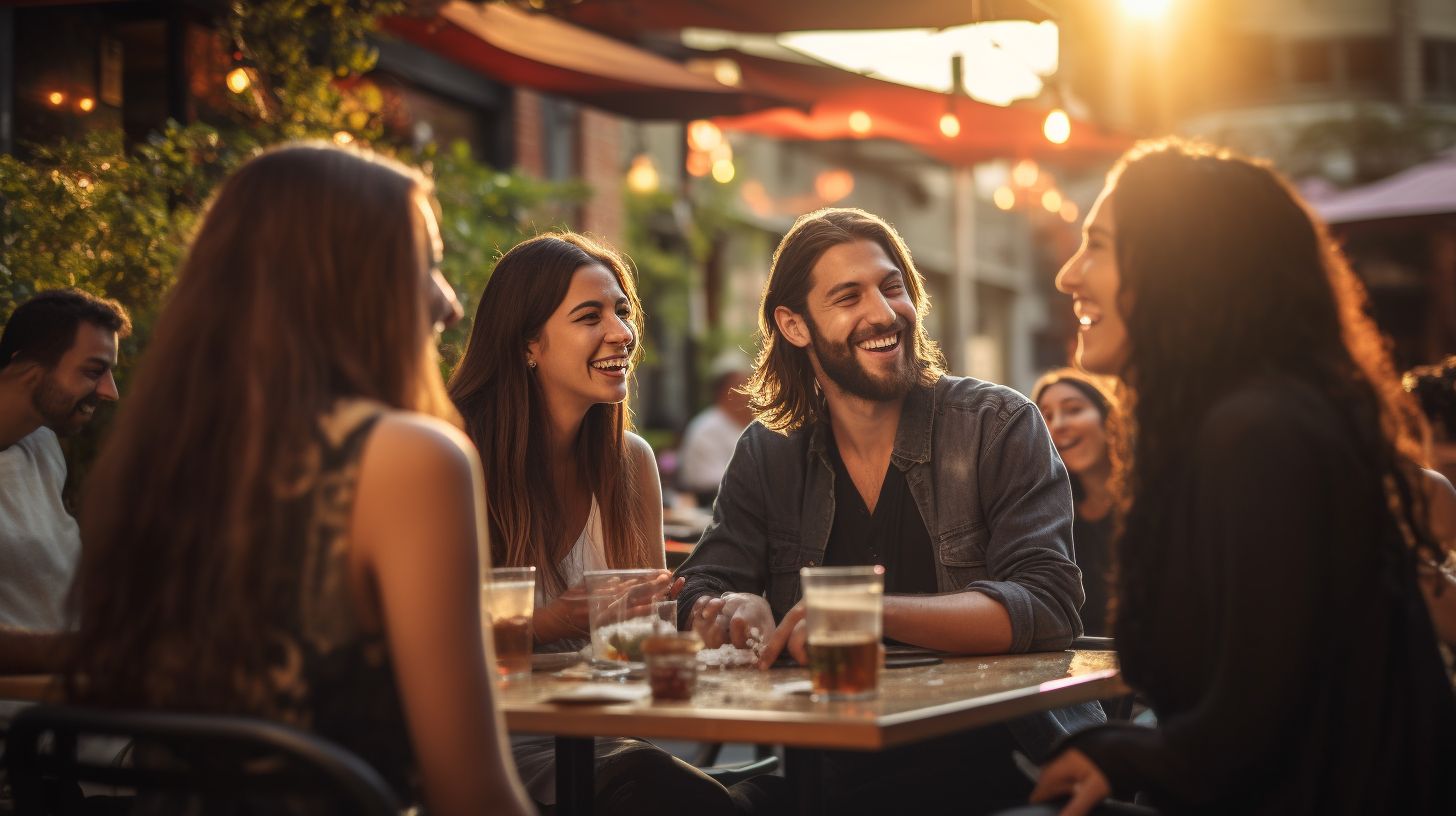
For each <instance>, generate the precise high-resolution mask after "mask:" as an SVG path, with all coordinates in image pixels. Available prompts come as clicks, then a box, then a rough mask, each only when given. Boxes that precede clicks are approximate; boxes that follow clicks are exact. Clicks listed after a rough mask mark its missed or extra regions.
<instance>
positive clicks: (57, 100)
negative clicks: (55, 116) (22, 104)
mask: <svg viewBox="0 0 1456 816" xmlns="http://www.w3.org/2000/svg"><path fill="white" fill-rule="evenodd" d="M46 100H47V101H48V102H50V103H51V104H52V105H54V106H56V107H58V108H59V107H60V106H61V103H63V102H65V101H66V95H65V94H63V93H61V92H60V91H51V93H50V96H47V97H46Z"/></svg>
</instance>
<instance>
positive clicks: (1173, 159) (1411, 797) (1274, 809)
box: [1033, 140, 1456, 814]
mask: <svg viewBox="0 0 1456 816" xmlns="http://www.w3.org/2000/svg"><path fill="white" fill-rule="evenodd" d="M1057 287H1058V288H1059V289H1061V290H1062V291H1063V292H1066V293H1068V294H1070V295H1072V298H1073V308H1074V309H1075V311H1076V314H1077V316H1078V319H1079V322H1080V324H1081V325H1080V329H1079V335H1078V338H1079V345H1078V362H1079V364H1080V365H1081V366H1082V367H1083V368H1085V369H1086V370H1088V371H1091V372H1094V373H1099V374H1113V375H1117V376H1119V377H1121V378H1122V380H1123V381H1124V383H1125V384H1126V385H1127V386H1128V389H1129V395H1130V396H1129V399H1130V400H1131V404H1132V406H1133V407H1132V418H1133V421H1134V423H1135V430H1134V440H1135V441H1134V445H1133V452H1132V461H1131V464H1130V469H1129V471H1128V473H1127V478H1126V484H1127V486H1128V489H1129V492H1130V505H1129V507H1128V512H1127V518H1126V522H1125V532H1124V535H1123V537H1122V539H1121V543H1120V545H1119V547H1118V557H1119V576H1120V586H1119V587H1118V625H1117V643H1118V650H1119V655H1120V659H1121V663H1122V669H1123V672H1124V675H1125V677H1126V680H1127V682H1128V683H1129V684H1130V685H1131V686H1133V687H1134V688H1135V689H1137V690H1138V691H1140V692H1142V693H1143V694H1144V695H1145V696H1146V697H1147V698H1148V700H1149V701H1150V702H1151V704H1152V707H1153V708H1154V710H1155V711H1156V712H1157V715H1158V723H1159V725H1158V727H1157V728H1141V727H1138V726H1132V725H1107V726H1103V727H1099V728H1094V729H1091V730H1088V731H1085V732H1082V733H1080V734H1077V735H1074V736H1073V737H1071V738H1070V739H1069V740H1067V742H1066V744H1065V747H1064V750H1063V751H1062V752H1061V753H1060V754H1059V755H1058V756H1057V757H1056V758H1055V759H1053V760H1052V761H1051V763H1050V764H1049V765H1048V766H1047V767H1046V768H1044V769H1043V772H1042V775H1041V781H1040V783H1039V785H1038V786H1037V789H1036V791H1035V792H1034V794H1033V800H1034V801H1045V800H1048V799H1052V798H1057V797H1062V796H1068V795H1070V797H1071V800H1070V802H1069V804H1067V805H1066V806H1065V808H1064V809H1063V810H1062V813H1064V814H1080V813H1086V812H1089V810H1091V809H1092V808H1093V807H1095V806H1096V805H1097V803H1098V802H1099V800H1101V799H1102V798H1103V797H1105V796H1106V795H1108V793H1109V792H1117V793H1118V794H1127V793H1129V792H1131V791H1138V790H1141V791H1144V792H1146V793H1147V794H1148V795H1149V796H1150V798H1151V799H1152V801H1153V803H1154V804H1155V805H1156V806H1158V807H1159V808H1160V809H1161V810H1163V811H1165V812H1169V813H1280V814H1288V813H1320V814H1330V813H1411V814H1414V813H1451V812H1453V811H1456V791H1453V786H1456V777H1453V776H1452V774H1451V773H1450V769H1451V767H1452V763H1453V762H1456V701H1453V697H1452V694H1451V689H1450V686H1449V684H1448V683H1447V682H1446V679H1445V677H1444V675H1443V672H1442V667H1441V663H1440V658H1439V656H1438V654H1437V651H1436V646H1435V639H1434V635H1433V632H1432V628H1431V621H1430V618H1429V616H1428V615H1427V613H1426V610H1425V608H1424V605H1423V604H1422V601H1421V593H1420V590H1419V589H1418V588H1417V583H1416V564H1417V563H1418V561H1419V560H1420V559H1424V558H1430V557H1432V556H1433V555H1434V546H1433V543H1432V540H1431V537H1430V534H1429V530H1428V529H1427V527H1426V524H1425V513H1424V511H1423V509H1422V507H1421V506H1420V505H1421V502H1420V498H1419V497H1420V495H1421V493H1420V488H1419V487H1418V486H1417V480H1418V479H1419V478H1420V477H1419V474H1418V472H1417V469H1416V468H1415V466H1414V464H1413V461H1414V457H1416V456H1418V448H1417V446H1416V444H1415V434H1414V431H1415V430H1416V429H1417V428H1418V422H1419V420H1418V418H1417V417H1416V416H1415V414H1414V411H1413V409H1412V407H1411V406H1410V405H1409V403H1408V402H1407V401H1406V400H1405V397H1404V395H1403V393H1402V392H1401V390H1400V386H1399V383H1398V382H1397V380H1396V379H1395V376H1394V373H1393V370H1392V367H1391V364H1390V361H1389V359H1388V357H1387V356H1386V354H1385V351H1384V348H1383V346H1382V345H1381V342H1380V338H1379V336H1378V335H1377V334H1376V332H1375V329H1374V327H1373V325H1372V324H1371V323H1370V321H1369V319H1368V318H1367V317H1366V316H1365V314H1364V313H1363V312H1362V310H1361V300H1362V292H1361V290H1360V288H1359V285H1358V282H1357V281H1356V279H1355V278H1354V276H1353V274H1352V273H1351V272H1350V270H1349V268H1348V267H1347V266H1346V264H1345V261H1344V260H1343V258H1342V257H1341V256H1340V254H1339V252H1338V250H1337V249H1336V248H1335V246H1334V245H1333V243H1332V242H1331V241H1330V240H1329V238H1328V236H1327V235H1326V234H1325V231H1324V229H1323V227H1322V226H1321V225H1320V223H1319V222H1318V221H1317V220H1316V219H1314V218H1313V217H1312V216H1311V215H1310V213H1309V211H1308V210H1307V209H1306V208H1305V206H1303V204H1302V203H1301V202H1300V200H1299V198H1298V196H1297V195H1296V194H1295V193H1294V192H1293V191H1292V190H1291V188H1290V187H1289V186H1288V184H1286V183H1285V182H1284V181H1282V180H1281V179H1280V178H1279V177H1278V176H1277V175H1276V174H1275V173H1273V172H1272V171H1271V170H1269V169H1268V168H1267V167H1266V166H1264V165H1263V164H1260V163H1256V162H1252V161H1248V160H1245V159H1242V158H1237V157H1234V156H1232V155H1230V154H1228V153H1226V152H1222V151H1217V150H1214V149H1212V148H1206V147H1201V146H1196V145H1191V144H1187V143H1183V142H1179V141H1176V140H1169V141H1163V142H1154V143H1146V144H1143V145H1140V146H1138V147H1136V148H1134V149H1133V150H1132V151H1131V152H1130V153H1129V154H1128V155H1127V156H1125V157H1124V158H1123V160H1122V161H1121V162H1119V164H1118V165H1117V166H1116V167H1115V168H1114V169H1113V171H1112V172H1111V174H1110V175H1109V178H1108V183H1107V187H1106V188H1105V189H1104V190H1103V192H1102V195H1101V197H1100V198H1099V199H1098V201H1097V203H1096V205H1095V206H1094V207H1093V209H1092V211H1091V212H1090V213H1089V215H1088V220H1087V223H1086V226H1085V239H1084V242H1083V245H1082V247H1081V249H1080V250H1079V251H1078V252H1077V254H1076V255H1075V256H1073V258H1072V259H1071V260H1070V261H1068V262H1067V265H1066V266H1065V267H1064V268H1063V269H1062V271H1061V272H1060V274H1059V275H1058V277H1057Z"/></svg>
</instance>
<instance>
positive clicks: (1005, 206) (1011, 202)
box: [991, 184, 1016, 210]
mask: <svg viewBox="0 0 1456 816" xmlns="http://www.w3.org/2000/svg"><path fill="white" fill-rule="evenodd" d="M991 200H992V201H994V202H996V207H997V208H998V209H1002V210H1009V209H1011V208H1012V207H1015V206H1016V192H1015V191H1014V190H1012V189H1011V188H1010V187H1007V186H1006V185H1004V184H1003V185H1001V186H1000V187H997V188H996V192H995V193H993V194H992V195H991Z"/></svg>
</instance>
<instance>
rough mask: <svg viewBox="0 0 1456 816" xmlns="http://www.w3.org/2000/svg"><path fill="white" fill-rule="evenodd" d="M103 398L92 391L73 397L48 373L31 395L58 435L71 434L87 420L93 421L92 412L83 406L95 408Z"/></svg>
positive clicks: (47, 423)
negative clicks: (78, 397) (86, 410)
mask: <svg viewBox="0 0 1456 816" xmlns="http://www.w3.org/2000/svg"><path fill="white" fill-rule="evenodd" d="M100 402H101V398H100V397H98V396H96V392H95V391H92V392H91V393H90V394H87V395H86V396H84V397H81V398H80V399H72V398H71V396H70V395H69V394H67V393H66V392H65V391H64V390H63V389H62V388H61V387H60V386H59V385H56V383H55V382H54V381H53V380H52V379H51V375H50V374H46V376H45V377H43V378H42V379H41V381H40V384H39V385H37V386H36V387H35V393H34V394H33V395H31V404H32V405H34V406H35V410H36V412H37V413H39V414H40V415H41V419H42V421H43V423H44V424H45V426H46V427H47V428H50V429H51V430H52V431H55V432H56V436H70V435H71V434H74V433H76V432H77V431H80V430H81V428H82V427H83V426H85V424H86V423H87V422H90V421H91V413H90V412H82V410H81V409H83V408H93V409H94V408H95V407H96V406H97V405H98V404H100Z"/></svg>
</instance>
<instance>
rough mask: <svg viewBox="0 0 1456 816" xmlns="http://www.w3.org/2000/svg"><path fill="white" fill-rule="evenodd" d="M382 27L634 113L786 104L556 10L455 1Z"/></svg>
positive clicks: (490, 70) (509, 80) (512, 77)
mask: <svg viewBox="0 0 1456 816" xmlns="http://www.w3.org/2000/svg"><path fill="white" fill-rule="evenodd" d="M383 28H384V29H385V30H386V31H389V32H391V33H393V34H395V35H397V36H399V37H402V38H404V39H406V40H409V41H410V42H413V43H415V44H417V45H420V46H422V47H424V48H428V49H429V50H431V51H433V52H435V53H437V54H440V55H441V56H444V57H446V58H448V59H450V60H453V61H455V62H457V63H459V64H461V65H464V66H467V67H469V68H473V69H475V70H478V71H480V72H481V73H482V74H485V75H487V76H490V77H491V78H493V79H496V80H499V81H501V82H504V83H506V84H509V85H520V86H523V87H527V88H532V89H534V90H538V91H543V92H545V93H551V94H556V95H559V96H565V97H569V98H572V99H576V100H579V101H581V102H583V103H585V104H588V105H592V106H594V107H599V108H603V109H605V110H609V111H613V112H615V113H621V114H625V115H627V116H631V117H635V118H638V119H695V118H700V117H704V116H715V115H722V114H736V113H743V112H746V111H752V110H759V109H762V108H764V107H768V106H771V105H783V104H785V103H786V100H784V99H782V98H764V97H760V96H755V95H754V94H751V93H744V92H743V91H742V90H741V89H739V88H735V87H730V86H727V85H723V84H721V83H719V82H717V81H716V80H714V79H712V78H710V77H706V76H701V75H699V74H695V73H693V72H691V71H689V70H687V69H686V68H684V67H683V66H681V65H679V64H678V63H676V62H673V61H672V60H670V59H667V58H665V57H660V56H658V55H656V54H653V53H651V52H648V51H644V50H642V49H640V48H636V47H634V46H631V45H628V44H626V43H623V42H620V41H618V40H615V39H612V38H611V37H608V36H605V35H602V34H598V33H596V32H593V31H588V30H586V29H584V28H580V27H578V26H575V25H572V24H570V23H566V22H562V21H561V20H559V19H556V18H555V17H551V16H549V15H544V14H532V13H529V12H524V11H519V10H517V9H513V8H509V7H506V6H502V5H497V4H489V5H485V4H480V5H478V4H473V3H465V2H460V1H459V0H456V2H452V3H449V4H447V5H445V6H444V7H443V8H441V9H440V13H439V15H438V16H437V17H434V18H419V17H391V18H388V19H387V20H385V21H384V22H383Z"/></svg>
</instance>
